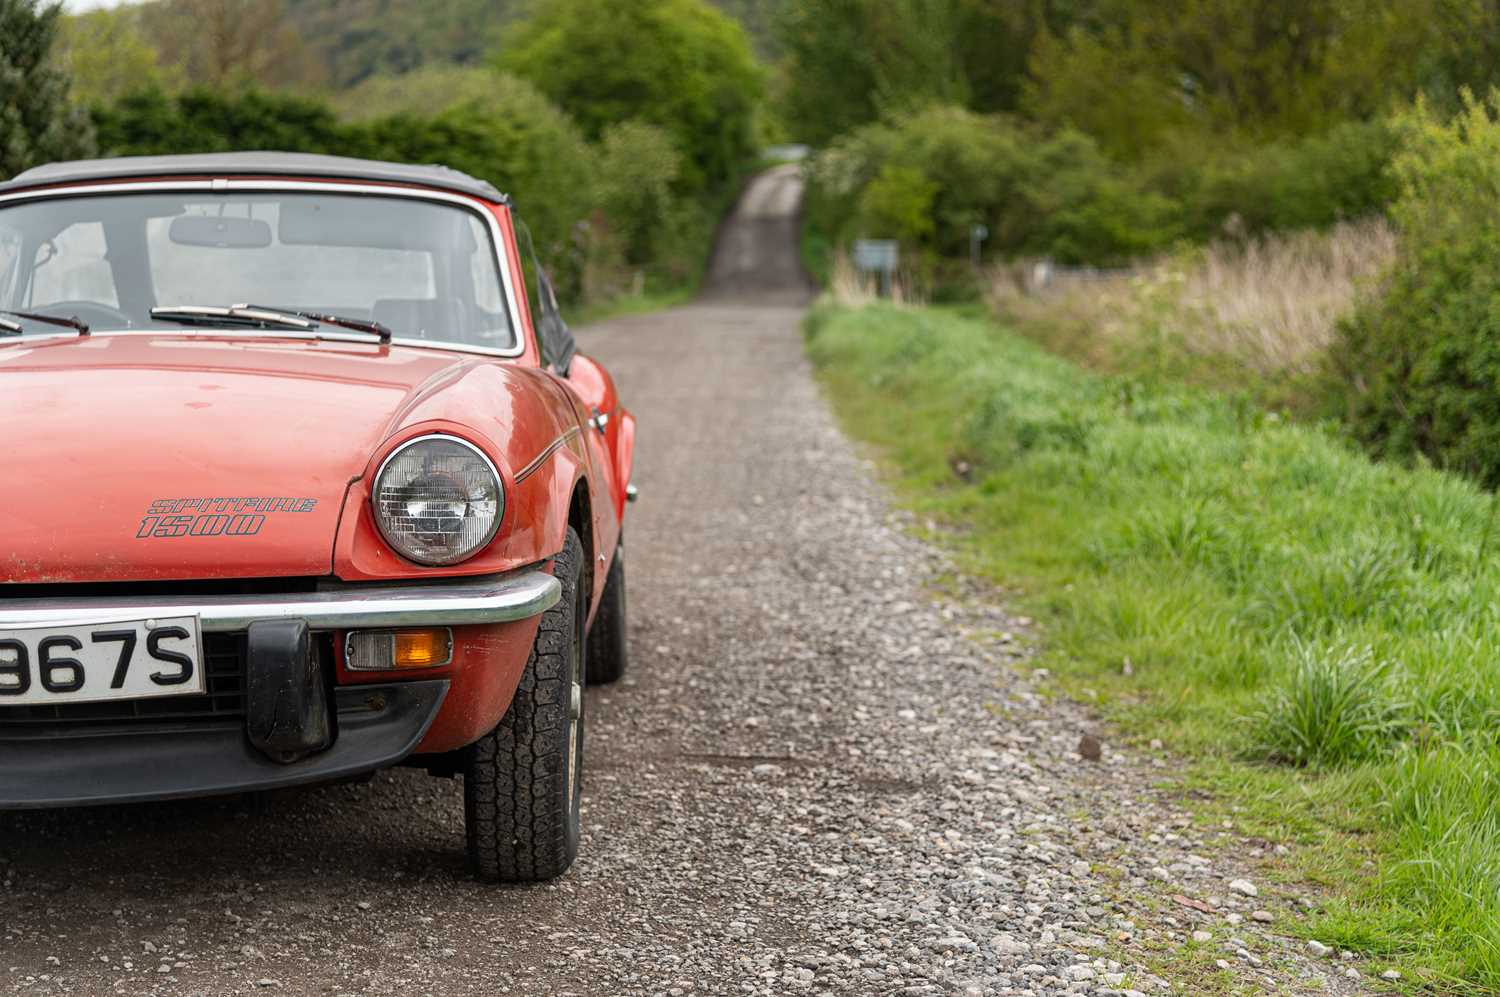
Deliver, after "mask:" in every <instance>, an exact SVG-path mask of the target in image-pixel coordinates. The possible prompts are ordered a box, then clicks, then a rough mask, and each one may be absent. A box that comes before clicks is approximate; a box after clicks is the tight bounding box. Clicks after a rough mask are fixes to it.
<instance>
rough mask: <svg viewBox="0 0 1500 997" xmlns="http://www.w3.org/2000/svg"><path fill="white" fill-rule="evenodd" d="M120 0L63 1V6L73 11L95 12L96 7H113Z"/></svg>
mask: <svg viewBox="0 0 1500 997" xmlns="http://www.w3.org/2000/svg"><path fill="white" fill-rule="evenodd" d="M117 2H118V0H63V6H64V7H66V8H68V10H71V11H75V12H76V11H80V10H93V9H94V8H95V7H113V6H115V4H116V3H117Z"/></svg>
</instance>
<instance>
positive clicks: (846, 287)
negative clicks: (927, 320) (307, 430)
mask: <svg viewBox="0 0 1500 997" xmlns="http://www.w3.org/2000/svg"><path fill="white" fill-rule="evenodd" d="M888 291H889V294H888V296H887V297H886V298H885V299H884V300H886V301H887V302H888V303H890V304H893V305H895V306H897V307H898V308H903V307H906V306H909V305H920V304H922V303H923V297H922V295H921V294H919V293H918V292H917V290H916V287H915V281H914V280H912V278H911V277H910V276H909V275H908V274H904V273H901V272H899V271H898V272H896V273H894V274H892V275H891V279H890V287H889V288H888ZM828 294H829V296H830V297H832V299H833V300H834V302H836V303H837V304H840V305H843V306H844V307H846V308H862V307H864V306H865V305H869V304H874V303H875V302H876V301H880V300H882V298H881V294H880V279H879V278H878V277H875V276H873V275H870V274H864V273H861V272H860V271H859V270H857V269H855V266H854V263H853V261H851V260H850V259H849V254H848V253H846V252H843V251H842V250H841V251H839V252H838V253H837V254H835V255H834V258H833V268H832V270H831V272H830V273H829V277H828Z"/></svg>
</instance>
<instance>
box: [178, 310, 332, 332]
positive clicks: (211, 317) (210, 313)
mask: <svg viewBox="0 0 1500 997" xmlns="http://www.w3.org/2000/svg"><path fill="white" fill-rule="evenodd" d="M151 317H152V318H160V319H166V320H167V321H169V322H184V323H187V324H189V325H223V324H225V323H228V324H231V325H258V326H261V327H265V326H279V327H280V328H283V329H300V330H302V331H304V332H306V331H308V330H311V329H316V328H317V327H318V324H317V323H316V322H308V321H306V320H304V319H300V318H298V317H297V316H295V315H287V314H284V313H282V312H275V311H266V310H263V309H260V308H251V307H250V306H249V305H229V306H228V307H225V306H223V305H158V306H157V307H155V308H153V309H151Z"/></svg>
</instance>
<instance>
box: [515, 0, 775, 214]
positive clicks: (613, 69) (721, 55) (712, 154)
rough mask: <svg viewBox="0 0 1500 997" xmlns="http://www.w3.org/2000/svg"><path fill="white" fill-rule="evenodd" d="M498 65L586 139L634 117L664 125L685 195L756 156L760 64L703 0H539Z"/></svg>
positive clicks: (734, 28)
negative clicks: (679, 159) (680, 159)
mask: <svg viewBox="0 0 1500 997" xmlns="http://www.w3.org/2000/svg"><path fill="white" fill-rule="evenodd" d="M500 66H501V68H502V69H505V70H507V71H509V72H513V73H515V74H516V75H517V76H520V77H522V78H524V79H527V80H529V81H531V82H532V83H533V84H534V85H535V86H536V87H537V88H538V89H540V90H541V91H542V92H543V93H544V94H546V95H547V96H548V97H550V98H551V99H552V100H553V102H554V103H556V104H557V105H558V106H559V107H561V108H562V109H563V110H564V111H565V112H567V113H568V114H570V115H571V116H572V117H573V118H574V119H575V120H576V121H578V123H579V125H581V126H582V128H583V130H584V133H585V134H586V135H587V136H588V137H589V138H590V139H598V138H599V137H600V136H601V135H602V134H603V133H604V131H605V129H607V128H608V127H609V126H610V125H612V124H616V123H618V122H622V121H629V120H633V119H634V120H640V121H645V122H647V123H648V124H653V125H657V126H658V127H660V128H662V129H664V130H665V131H666V132H667V133H668V134H669V135H671V136H672V138H673V140H674V141H675V142H676V144H677V147H678V149H679V150H680V151H681V152H682V153H683V155H684V157H685V159H686V163H685V168H684V170H683V183H684V186H685V188H687V189H701V188H705V187H708V188H713V187H719V186H722V185H724V184H725V183H727V182H728V181H729V180H730V179H731V178H732V177H733V176H734V175H735V174H736V172H737V171H738V170H739V169H740V167H741V165H742V164H743V163H745V162H746V161H747V160H748V159H749V158H750V157H751V155H752V154H753V153H754V151H755V134H754V121H755V111H756V107H757V104H758V102H759V100H760V96H761V89H762V79H761V71H760V68H759V66H758V65H757V63H756V61H755V57H754V55H753V54H752V53H751V51H750V45H749V42H748V41H747V39H746V37H745V33H744V31H743V30H742V29H741V28H740V26H739V25H738V24H736V23H735V22H734V21H732V20H730V19H729V18H727V17H725V16H724V15H723V14H721V13H720V12H719V11H717V10H715V9H714V8H713V7H711V6H709V5H708V4H707V3H705V2H704V0H543V2H542V3H541V4H540V5H539V6H538V7H537V9H536V11H535V13H534V14H533V15H532V17H530V18H529V19H528V20H526V21H525V22H522V23H521V24H520V25H518V26H517V28H516V30H515V32H514V34H513V36H512V37H511V39H510V40H509V44H508V45H507V47H506V48H505V49H504V50H503V51H502V53H501V56H500Z"/></svg>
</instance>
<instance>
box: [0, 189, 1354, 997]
mask: <svg viewBox="0 0 1500 997" xmlns="http://www.w3.org/2000/svg"><path fill="white" fill-rule="evenodd" d="M787 185H790V187H789V188H788V186H787ZM772 187H774V188H775V189H772ZM796 193H797V191H796V180H795V175H794V174H793V173H790V172H788V171H785V170H783V171H780V172H777V173H773V174H771V175H769V176H768V177H767V178H766V179H764V180H762V181H761V182H760V183H759V184H757V185H756V187H754V188H752V190H751V191H750V192H749V194H747V197H746V200H745V205H746V212H745V213H744V214H742V215H741V216H739V217H738V218H737V219H736V220H734V221H732V222H731V223H730V224H729V226H728V227H727V229H726V234H725V237H724V242H723V243H722V244H721V252H720V253H719V254H718V256H717V257H716V260H715V264H714V274H715V278H714V284H713V288H712V290H713V293H711V294H709V295H708V296H706V298H705V300H704V301H703V302H701V303H699V304H697V305H694V306H691V307H687V308H682V309H679V310H676V311H673V312H670V313H666V314H662V315H653V316H643V317H637V318H630V319H625V320H621V321H616V322H611V323H606V324H604V325H601V326H599V327H596V328H592V329H588V330H584V331H583V332H582V333H581V339H582V342H583V346H584V348H585V349H586V350H588V351H591V352H594V353H596V354H598V355H599V356H601V357H602V358H603V359H604V360H605V361H606V362H607V363H608V364H609V365H610V366H611V367H612V368H613V369H614V370H615V371H616V374H617V378H618V380H619V382H620V385H621V387H622V391H623V393H624V395H625V397H626V399H627V400H628V401H629V403H630V404H631V405H632V406H633V407H634V409H635V410H636V412H637V413H638V416H639V420H640V440H641V441H642V442H641V453H640V466H639V469H638V474H637V483H638V484H639V485H640V488H641V491H642V500H641V502H640V503H639V504H637V505H636V506H634V507H633V508H632V510H631V514H630V518H629V521H628V523H627V531H628V543H629V547H628V550H629V560H628V564H629V585H630V612H631V614H632V618H631V621H630V638H631V641H632V653H633V661H632V666H631V667H632V669H633V671H632V674H631V675H630V676H629V677H628V678H627V679H626V680H625V681H624V682H622V683H621V684H620V685H618V686H617V687H614V688H610V689H603V690H593V691H591V692H590V693H589V701H588V710H589V717H590V721H589V722H590V743H589V749H588V750H589V754H588V765H589V768H588V771H587V790H586V791H587V801H586V807H587V810H586V813H585V815H584V826H585V838H584V843H583V850H582V855H581V857H580V859H579V862H578V864H577V866H576V867H575V868H574V870H573V871H572V872H571V873H570V874H569V875H567V876H566V877H564V878H563V879H561V880H560V881H558V882H556V883H553V884H550V885H545V886H539V887H531V888H515V889H494V888H486V887H482V886H479V885H477V884H474V883H472V882H470V881H469V880H468V879H467V878H466V876H465V873H464V868H463V828H462V810H463V807H462V795H461V788H460V786H459V785H458V784H457V783H455V782H446V781H439V780H434V779H431V778H429V777H427V776H425V775H423V774H420V773H416V772H410V771H395V772H391V773H386V774H382V775H380V776H378V777H377V778H376V779H374V780H373V781H372V782H369V783H366V784H361V785H347V786H337V787H330V788H321V789H315V790H300V791H288V792H284V793H277V794H273V795H271V796H269V797H267V798H256V799H254V800H249V799H238V800H228V801H211V802H192V803H178V804H163V805H154V806H138V807H120V808H103V809H94V810H87V811H68V812H59V813H49V814H26V815H19V816H18V815H0V992H3V991H14V992H18V993H36V994H86V993H126V994H155V993H161V994H228V993H277V992H282V993H298V994H304V993H305V994H426V993H432V994H500V993H516V994H559V995H565V994H576V995H584V994H588V995H614V994H662V993H665V994H715V995H717V994H740V993H743V994H777V995H779V994H788V993H812V994H817V993H832V994H992V993H993V994H1043V993H1045V994H1053V993H1080V994H1106V993H1121V992H1124V993H1129V992H1132V991H1138V992H1142V993H1152V994H1154V993H1160V992H1166V991H1168V990H1169V989H1171V988H1170V987H1169V984H1168V983H1167V981H1166V980H1165V979H1163V978H1161V977H1158V976H1156V975H1154V973H1153V972H1152V970H1151V967H1152V966H1155V965H1157V964H1158V960H1159V959H1160V958H1162V957H1163V956H1164V955H1166V954H1171V953H1176V955H1177V956H1178V957H1180V958H1185V959H1188V960H1190V961H1192V962H1193V963H1195V964H1196V965H1198V966H1199V967H1201V972H1202V973H1204V974H1207V975H1205V976H1202V977H1200V979H1202V980H1207V979H1208V978H1209V977H1210V976H1212V977H1215V978H1218V979H1220V980H1222V982H1223V983H1224V984H1226V985H1227V986H1231V987H1238V988H1240V989H1242V990H1243V991H1244V992H1266V991H1279V990H1289V991H1303V990H1308V991H1311V990H1315V989H1317V990H1320V992H1355V991H1360V990H1362V989H1365V988H1366V987H1367V980H1366V978H1361V979H1358V980H1356V979H1350V978H1347V977H1346V976H1345V973H1346V972H1349V971H1353V972H1356V973H1357V972H1359V971H1360V970H1358V969H1355V968H1353V964H1350V963H1343V962H1340V961H1338V954H1337V953H1331V954H1330V955H1329V956H1325V957H1321V958H1319V957H1314V956H1311V955H1310V954H1309V953H1308V951H1307V949H1306V948H1305V943H1304V942H1300V941H1299V942H1291V941H1285V940H1283V939H1282V937H1281V932H1282V931H1284V929H1285V928H1286V927H1287V926H1288V925H1289V924H1291V923H1292V922H1293V921H1295V919H1296V918H1297V917H1298V916H1299V913H1298V911H1299V908H1298V903H1297V898H1296V896H1295V891H1293V890H1290V889H1289V888H1273V887H1272V886H1271V885H1270V884H1269V883H1268V882H1266V881H1265V878H1264V877H1265V865H1264V864H1263V861H1262V860H1263V859H1265V858H1267V857H1269V853H1270V851H1271V848H1272V846H1271V845H1270V844H1269V843H1266V842H1261V841H1255V840H1250V839H1246V838H1245V837H1244V836H1242V835H1241V834H1240V833H1239V832H1237V831H1236V830H1235V829H1234V828H1233V827H1232V826H1229V827H1223V826H1218V825H1215V826H1212V827H1208V826H1205V825H1204V824H1202V823H1201V822H1197V821H1194V820H1192V819H1191V816H1190V814H1189V813H1188V812H1187V810H1186V809H1185V808H1184V806H1183V803H1182V801H1180V800H1174V799H1173V798H1171V797H1169V796H1167V795H1164V794H1163V793H1162V792H1161V791H1159V790H1157V789H1154V788H1152V787H1153V783H1154V781H1155V780H1157V779H1159V777H1160V776H1161V774H1162V771H1163V769H1162V766H1163V765H1169V764H1170V763H1169V762H1166V761H1164V760H1163V759H1160V758H1154V757H1152V753H1151V752H1130V753H1123V754H1122V753H1120V752H1117V751H1116V750H1115V748H1114V747H1113V746H1112V745H1111V744H1109V743H1108V740H1109V739H1108V737H1107V736H1106V734H1105V732H1103V731H1101V730H1097V729H1096V728H1095V727H1094V725H1093V723H1092V721H1091V720H1090V718H1089V716H1088V714H1087V713H1086V711H1084V710H1083V709H1081V708H1079V707H1077V706H1074V705H1070V704H1067V703H1062V702H1058V701H1056V700H1052V699H1049V698H1044V697H1042V696H1040V695H1039V694H1038V692H1037V688H1036V684H1037V683H1038V682H1044V681H1045V677H1044V676H1043V677H1038V676H1036V675H1024V674H1023V670H1021V669H1016V668H1015V667H1014V662H1015V661H1016V660H1017V659H1020V658H1023V657H1024V656H1025V654H1026V651H1025V648H1026V647H1027V646H1028V644H1029V643H1030V642H1031V641H1032V640H1033V639H1034V638H1033V637H1032V636H1031V635H1030V633H1029V622H1028V621H1025V620H1020V619H1015V618H1012V617H1011V616H1010V615H1008V614H1007V613H1006V611H1005V610H1004V608H1003V607H1002V606H1001V605H1000V604H999V603H998V601H997V600H994V599H992V598H989V597H988V594H987V593H985V592H983V591H980V590H977V589H975V588H974V587H972V586H967V585H963V584H957V585H956V586H955V584H954V583H949V584H948V585H947V586H946V587H945V588H943V589H939V588H937V587H936V583H935V579H937V578H939V577H949V575H950V573H951V572H950V569H949V568H948V566H947V565H946V563H945V562H944V560H943V558H942V556H941V555H940V554H939V553H937V552H936V551H935V550H933V549H932V548H931V547H929V546H927V545H925V544H924V543H922V542H919V541H917V540H914V539H912V537H911V534H910V531H909V530H908V529H907V526H908V525H909V524H906V523H903V522H902V519H901V517H900V515H898V514H897V513H894V512H893V511H892V509H891V508H890V506H889V505H888V504H887V502H886V499H885V498H884V497H883V494H882V491H881V488H880V486H879V485H878V484H877V482H876V480H875V478H874V475H873V473H872V471H871V469H870V467H869V466H868V464H867V463H866V462H865V461H864V460H862V459H861V457H860V456H859V455H858V454H857V452H856V451H855V449H854V448H853V447H852V446H851V445H850V443H849V442H848V441H847V440H846V439H845V438H844V437H843V436H842V435H841V433H840V432H839V430H838V429H837V428H836V426H835V425H834V423H833V421H832V419H831V417H830V415H829V413H828V410H827V408H826V406H825V404H824V402H823V401H822V400H821V398H820V396H819V393H818V391H817V389H816V387H815V385H814V382H813V380H812V378H811V377H810V373H809V370H808V367H807V364H806V362H805V361H804V359H803V355H802V350H801V341H800V334H799V331H798V323H799V319H800V314H801V312H800V302H801V301H802V300H804V299H805V289H804V288H803V286H802V285H801V284H800V275H798V274H797V269H796V266H795V263H794V262H791V261H792V260H793V259H794V258H793V257H792V256H791V255H790V254H791V253H792V243H791V233H792V231H793V222H792V219H791V212H792V210H793V209H794V208H795V204H796ZM746 233H749V234H748V235H747V234H746ZM724 247H733V248H732V251H731V250H730V249H728V248H724ZM768 260H769V261H771V263H772V264H773V265H771V266H770V267H769V268H768V266H767V261H768ZM767 272H769V273H772V274H774V275H775V276H773V277H771V278H769V279H766V280H763V281H761V282H760V283H757V278H756V277H755V274H757V273H767ZM1085 732H1093V733H1095V734H1098V735H1099V736H1101V737H1102V738H1103V739H1104V741H1105V743H1104V745H1103V748H1102V757H1101V759H1100V760H1099V761H1088V760H1084V759H1082V758H1080V756H1079V755H1078V753H1077V749H1078V748H1079V746H1080V744H1079V742H1080V736H1081V735H1082V734H1083V733H1085ZM1241 879H1244V880H1248V881H1249V882H1236V881H1237V880H1241ZM1173 897H1177V898H1179V899H1176V900H1174V899H1173ZM1265 920H1273V921H1274V922H1276V923H1263V922H1264V921H1265ZM1194 932H1198V934H1197V935H1196V936H1195V935H1194V934H1193V933H1194ZM1216 963H1217V966H1216ZM1369 982H1376V983H1378V982H1379V981H1378V980H1376V981H1369ZM1195 988H1196V987H1195V985H1194V984H1192V983H1191V982H1189V983H1182V984H1180V985H1179V986H1178V987H1177V989H1188V990H1191V989H1195Z"/></svg>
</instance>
